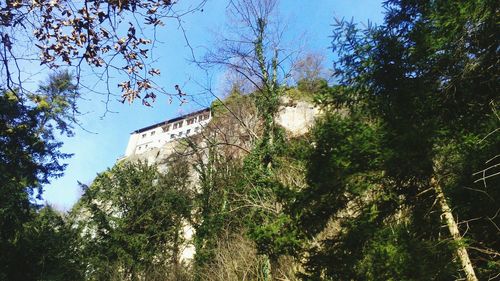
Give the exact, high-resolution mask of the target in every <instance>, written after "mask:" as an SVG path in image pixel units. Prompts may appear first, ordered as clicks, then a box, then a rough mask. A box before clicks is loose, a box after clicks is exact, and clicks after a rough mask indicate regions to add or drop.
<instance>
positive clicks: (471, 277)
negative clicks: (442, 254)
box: [431, 177, 478, 281]
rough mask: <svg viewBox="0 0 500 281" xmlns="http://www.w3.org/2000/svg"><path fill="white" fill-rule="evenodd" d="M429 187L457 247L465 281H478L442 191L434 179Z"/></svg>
mask: <svg viewBox="0 0 500 281" xmlns="http://www.w3.org/2000/svg"><path fill="white" fill-rule="evenodd" d="M431 186H432V188H433V189H434V191H435V192H436V197H437V201H438V203H439V206H440V208H441V212H442V214H441V215H442V217H443V218H444V220H445V223H446V225H447V226H448V230H449V231H450V234H451V238H452V239H453V241H454V242H455V243H456V244H457V245H458V248H457V250H456V255H457V257H458V259H459V260H460V263H461V265H462V269H463V270H464V272H465V276H466V278H467V281H478V279H477V277H476V273H475V272H474V267H472V263H471V261H470V258H469V253H468V252H467V248H466V247H465V246H464V245H463V244H462V243H461V242H460V239H461V238H462V237H461V236H460V231H459V230H458V224H457V222H456V221H455V218H454V217H453V213H452V212H451V208H450V206H449V205H448V202H447V201H446V198H445V196H444V192H443V189H442V188H441V186H440V185H439V183H438V181H437V180H436V179H435V178H434V177H433V178H431Z"/></svg>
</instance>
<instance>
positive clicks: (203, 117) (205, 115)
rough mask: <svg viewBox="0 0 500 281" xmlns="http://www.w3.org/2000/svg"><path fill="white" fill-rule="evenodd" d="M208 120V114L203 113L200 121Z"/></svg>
mask: <svg viewBox="0 0 500 281" xmlns="http://www.w3.org/2000/svg"><path fill="white" fill-rule="evenodd" d="M208 118H210V113H205V114H203V115H200V121H201V120H207V119H208Z"/></svg>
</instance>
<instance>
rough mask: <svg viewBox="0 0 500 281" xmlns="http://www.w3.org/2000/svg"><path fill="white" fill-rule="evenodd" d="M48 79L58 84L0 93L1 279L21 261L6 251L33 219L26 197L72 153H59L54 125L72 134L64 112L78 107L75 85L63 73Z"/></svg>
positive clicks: (16, 245)
mask: <svg viewBox="0 0 500 281" xmlns="http://www.w3.org/2000/svg"><path fill="white" fill-rule="evenodd" d="M47 83H48V84H49V85H50V84H52V85H56V86H52V87H50V89H49V87H45V86H41V87H40V89H39V90H38V91H37V92H35V93H33V94H31V95H29V97H28V98H26V97H24V96H23V95H19V94H18V93H17V92H16V91H9V90H2V91H1V92H0V188H1V192H0V202H1V203H0V264H1V267H0V275H2V274H3V275H4V276H6V277H5V278H10V277H9V274H10V273H12V272H13V270H14V268H16V267H14V266H15V264H16V263H19V262H21V261H19V260H15V259H12V258H11V257H10V256H9V254H8V253H13V251H19V250H20V248H19V247H21V246H22V245H21V244H19V243H20V242H19V240H18V237H19V235H20V233H22V231H23V227H25V223H27V222H29V221H30V220H32V219H33V218H34V215H33V208H34V206H33V204H32V202H31V201H30V200H31V199H34V197H35V196H36V197H37V198H40V197H41V194H42V187H43V185H45V184H48V183H49V182H50V179H51V178H57V177H60V176H61V175H62V173H63V171H64V168H65V166H66V165H65V164H63V163H61V160H63V159H66V158H68V157H70V155H69V154H65V153H62V152H60V150H59V149H60V147H61V145H62V143H61V142H58V141H57V140H56V134H57V132H56V129H58V130H59V132H60V133H68V134H71V125H72V123H73V122H74V121H75V120H74V119H73V118H70V117H69V115H68V114H67V113H68V112H71V111H73V110H76V107H75V106H74V104H75V102H76V101H75V99H76V98H77V97H78V94H77V89H76V87H75V86H74V84H73V82H72V76H71V75H70V74H68V73H67V72H60V73H57V74H55V75H52V76H50V77H49V80H48V82H47ZM56 100H57V101H59V102H55V101H56ZM54 126H55V127H54ZM9 272H10V273H9ZM26 278H27V277H26ZM26 280H28V279H26Z"/></svg>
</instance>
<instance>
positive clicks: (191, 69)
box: [43, 0, 383, 210]
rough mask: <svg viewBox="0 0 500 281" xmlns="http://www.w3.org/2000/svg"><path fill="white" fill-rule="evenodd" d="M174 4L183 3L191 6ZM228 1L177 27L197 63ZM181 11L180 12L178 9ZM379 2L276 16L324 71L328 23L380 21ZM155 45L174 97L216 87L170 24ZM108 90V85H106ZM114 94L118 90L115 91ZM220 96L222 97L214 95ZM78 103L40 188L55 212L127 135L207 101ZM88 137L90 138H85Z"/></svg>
mask: <svg viewBox="0 0 500 281" xmlns="http://www.w3.org/2000/svg"><path fill="white" fill-rule="evenodd" d="M184 1H185V2H183V1H180V2H183V3H188V2H191V3H192V2H193V1H195V0H192V1H189V0H184ZM227 2H228V0H209V1H208V2H207V4H206V5H205V7H204V9H203V12H196V13H194V14H190V15H187V16H185V17H184V18H183V27H184V29H185V30H186V35H187V36H188V38H189V42H190V45H191V46H193V49H194V52H195V55H196V56H198V57H201V56H202V55H203V54H204V50H205V48H209V47H210V44H211V42H213V34H214V33H215V32H216V31H218V30H222V29H221V27H222V26H223V25H224V23H225V8H226V5H227ZM179 9H182V7H179ZM382 12H383V9H382V7H381V1H376V0H336V1H334V0H311V1H298V0H282V1H281V2H280V6H279V13H280V15H281V16H282V18H283V20H284V22H285V23H287V25H288V27H287V37H288V38H302V39H301V41H302V42H303V45H304V47H305V52H306V53H307V52H313V53H319V54H322V55H324V56H325V58H326V60H325V62H326V63H325V66H326V67H330V66H331V62H332V60H333V54H331V51H330V50H329V47H330V41H331V40H330V38H329V36H330V35H331V33H332V26H331V25H332V23H333V22H334V18H335V17H337V18H347V19H351V18H354V21H355V22H363V23H366V22H367V21H368V20H370V21H372V22H374V23H380V22H381V21H382V17H383V15H382ZM157 37H158V38H159V40H160V41H162V42H163V43H161V44H160V45H158V47H157V49H156V51H155V52H156V53H155V56H156V58H157V59H158V62H157V64H156V66H155V67H157V68H159V69H161V72H162V75H161V80H159V81H161V82H160V84H161V85H162V86H163V87H165V88H166V89H167V90H170V91H172V92H174V85H176V84H178V85H181V86H182V88H183V90H184V91H185V92H187V93H191V94H196V93H202V92H203V89H202V87H200V86H199V85H200V84H207V83H208V82H212V83H213V84H215V85H217V84H220V81H218V80H219V79H221V78H220V77H223V76H222V75H221V73H210V75H209V76H208V77H207V75H206V73H205V72H204V71H202V70H200V69H198V68H197V66H196V65H194V64H191V63H190V62H189V59H190V50H189V48H187V47H186V43H185V40H184V36H183V33H182V32H181V30H179V28H178V23H177V22H175V21H173V20H172V21H167V22H166V25H165V27H164V28H162V30H161V31H160V32H159V33H158V34H157ZM87 79H88V81H89V82H90V83H89V84H96V86H95V90H99V89H102V88H103V86H104V85H103V83H96V82H95V81H92V77H91V76H89V77H88V78H87ZM112 86H113V87H114V85H112ZM116 92H117V94H119V91H118V89H116ZM218 94H222V93H218ZM82 95H83V96H84V98H85V99H84V100H81V101H80V103H79V107H80V111H81V112H83V113H85V114H84V115H83V116H81V117H80V123H81V124H82V127H83V128H84V129H85V130H84V129H82V128H76V129H75V132H76V135H75V136H74V137H72V138H66V137H64V138H61V140H62V141H63V142H64V146H63V148H62V150H63V151H64V152H67V153H73V154H74V156H73V157H72V158H71V159H69V160H67V161H66V163H68V167H67V169H66V172H65V175H64V176H63V177H61V178H59V179H54V180H52V182H51V184H49V185H47V186H46V187H45V191H44V194H43V198H44V200H45V201H46V202H47V203H48V204H51V205H53V206H54V207H56V208H57V209H60V210H69V209H70V208H71V206H72V205H73V204H74V203H75V202H76V201H77V200H78V198H79V197H80V195H81V190H80V187H79V186H78V184H77V182H78V181H80V182H82V183H84V184H89V183H91V181H92V180H93V178H94V177H95V176H96V174H97V173H99V172H102V171H104V170H105V169H106V168H108V167H111V166H113V164H114V163H115V162H116V159H117V158H119V157H120V156H121V155H123V154H124V152H125V148H126V146H127V142H128V137H129V134H130V132H132V131H134V130H136V129H139V128H142V127H145V126H148V125H150V124H153V123H157V122H160V121H163V120H166V119H169V118H172V117H175V116H178V115H179V114H182V113H188V112H190V111H193V110H195V109H198V108H199V107H200V106H203V105H208V104H209V102H210V99H209V98H206V97H203V98H201V96H200V98H199V99H197V100H196V101H191V102H189V103H188V104H184V105H182V106H179V104H178V103H176V102H175V101H174V102H173V103H172V104H169V103H168V100H167V97H164V96H160V97H159V99H158V100H157V101H156V103H155V104H153V106H152V107H145V106H143V105H141V103H140V101H139V102H135V103H133V104H131V105H129V104H121V103H119V102H118V101H115V100H112V101H111V102H110V103H109V106H110V109H111V110H112V111H113V112H116V113H107V114H106V115H105V117H102V115H103V113H104V112H105V104H104V103H103V99H104V98H105V97H103V96H100V95H97V94H95V93H86V92H85V91H83V90H82ZM89 131H90V132H92V133H90V132H89Z"/></svg>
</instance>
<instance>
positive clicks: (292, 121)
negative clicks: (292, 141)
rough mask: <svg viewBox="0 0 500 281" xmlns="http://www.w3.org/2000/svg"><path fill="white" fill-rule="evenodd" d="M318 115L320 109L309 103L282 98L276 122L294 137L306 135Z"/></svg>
mask: <svg viewBox="0 0 500 281" xmlns="http://www.w3.org/2000/svg"><path fill="white" fill-rule="evenodd" d="M320 114H321V112H320V109H319V108H318V107H315V106H314V105H312V104H311V103H308V102H305V101H293V100H291V99H289V98H283V105H282V106H281V107H280V109H279V112H278V116H277V118H276V122H277V123H278V124H279V125H280V126H282V127H284V128H285V129H286V130H287V131H288V133H289V134H290V135H291V136H293V137H295V136H300V135H303V134H305V133H307V132H308V131H309V129H310V128H311V127H312V126H313V125H314V120H315V119H316V118H317V117H318V116H319V115H320Z"/></svg>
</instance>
